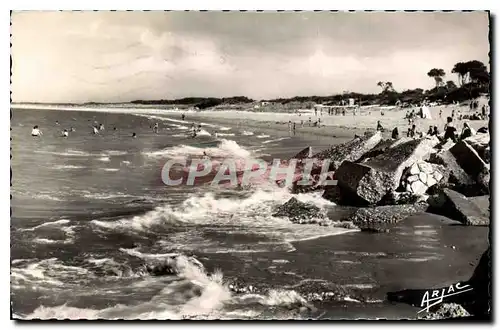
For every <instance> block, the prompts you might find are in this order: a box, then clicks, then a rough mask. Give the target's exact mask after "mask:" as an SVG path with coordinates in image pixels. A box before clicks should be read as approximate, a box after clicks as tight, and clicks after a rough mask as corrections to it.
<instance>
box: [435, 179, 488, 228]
mask: <svg viewBox="0 0 500 330" xmlns="http://www.w3.org/2000/svg"><path fill="white" fill-rule="evenodd" d="M429 205H430V208H429V211H431V212H433V213H437V214H441V215H444V216H446V217H448V218H450V219H453V220H457V221H460V222H461V223H462V224H464V225H466V226H488V225H489V224H490V218H489V214H488V213H489V212H488V211H487V210H482V209H481V208H479V206H478V205H477V204H476V203H475V202H474V201H472V200H469V199H468V198H467V197H465V196H464V195H462V194H461V193H459V192H457V191H454V190H451V189H448V188H444V189H443V190H441V192H440V193H439V194H438V195H436V196H433V197H432V198H430V199H429Z"/></svg>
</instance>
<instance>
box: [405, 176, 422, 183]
mask: <svg viewBox="0 0 500 330" xmlns="http://www.w3.org/2000/svg"><path fill="white" fill-rule="evenodd" d="M418 179H419V176H418V175H412V176H409V177H408V178H407V179H406V182H409V183H412V182H415V181H417V180H418Z"/></svg>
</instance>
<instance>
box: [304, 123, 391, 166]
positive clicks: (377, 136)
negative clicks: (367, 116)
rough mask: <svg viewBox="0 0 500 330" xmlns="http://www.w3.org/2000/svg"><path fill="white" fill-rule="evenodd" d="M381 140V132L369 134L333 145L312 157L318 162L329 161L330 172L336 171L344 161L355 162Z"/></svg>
mask: <svg viewBox="0 0 500 330" xmlns="http://www.w3.org/2000/svg"><path fill="white" fill-rule="evenodd" d="M380 140H382V133H381V132H374V133H373V132H370V133H368V134H366V135H364V136H361V137H356V138H354V139H352V140H351V141H348V142H346V143H342V144H338V145H335V146H333V147H331V148H329V149H327V150H324V151H322V152H319V153H317V154H315V155H313V157H312V158H316V159H318V160H325V159H329V160H330V170H332V171H334V170H336V169H337V168H338V167H339V166H340V164H342V162H344V161H353V162H354V161H357V160H358V159H360V158H361V157H362V156H363V155H364V154H365V153H367V152H368V151H370V150H371V149H372V148H373V147H375V146H376V145H377V144H378V143H379V142H380Z"/></svg>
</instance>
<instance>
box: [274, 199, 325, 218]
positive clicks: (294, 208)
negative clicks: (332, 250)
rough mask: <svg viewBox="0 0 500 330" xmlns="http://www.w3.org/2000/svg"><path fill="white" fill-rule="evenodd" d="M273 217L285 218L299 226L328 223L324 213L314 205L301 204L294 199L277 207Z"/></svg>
mask: <svg viewBox="0 0 500 330" xmlns="http://www.w3.org/2000/svg"><path fill="white" fill-rule="evenodd" d="M273 217H287V218H288V219H289V220H290V221H291V222H293V223H300V224H304V223H318V224H323V223H327V222H329V220H328V217H327V213H326V211H324V210H322V209H320V208H319V207H317V206H316V205H313V204H309V203H304V202H301V201H299V200H298V199H296V198H295V197H292V198H290V199H289V200H288V201H287V202H286V203H285V204H283V205H281V206H279V207H278V208H277V209H276V212H275V213H274V214H273Z"/></svg>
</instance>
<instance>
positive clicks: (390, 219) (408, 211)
mask: <svg viewBox="0 0 500 330" xmlns="http://www.w3.org/2000/svg"><path fill="white" fill-rule="evenodd" d="M426 207H427V206H426V205H425V204H413V205H411V204H406V205H386V206H376V207H363V208H359V209H357V210H356V212H355V213H354V214H352V215H351V216H349V218H347V219H345V220H346V221H352V223H353V224H354V225H355V226H357V227H358V228H360V229H361V230H362V231H372V232H387V231H389V229H390V227H392V226H394V225H395V224H396V223H398V222H400V221H401V220H403V219H405V218H407V217H409V216H410V215H412V214H415V213H419V212H422V211H424V210H425V208H426Z"/></svg>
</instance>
